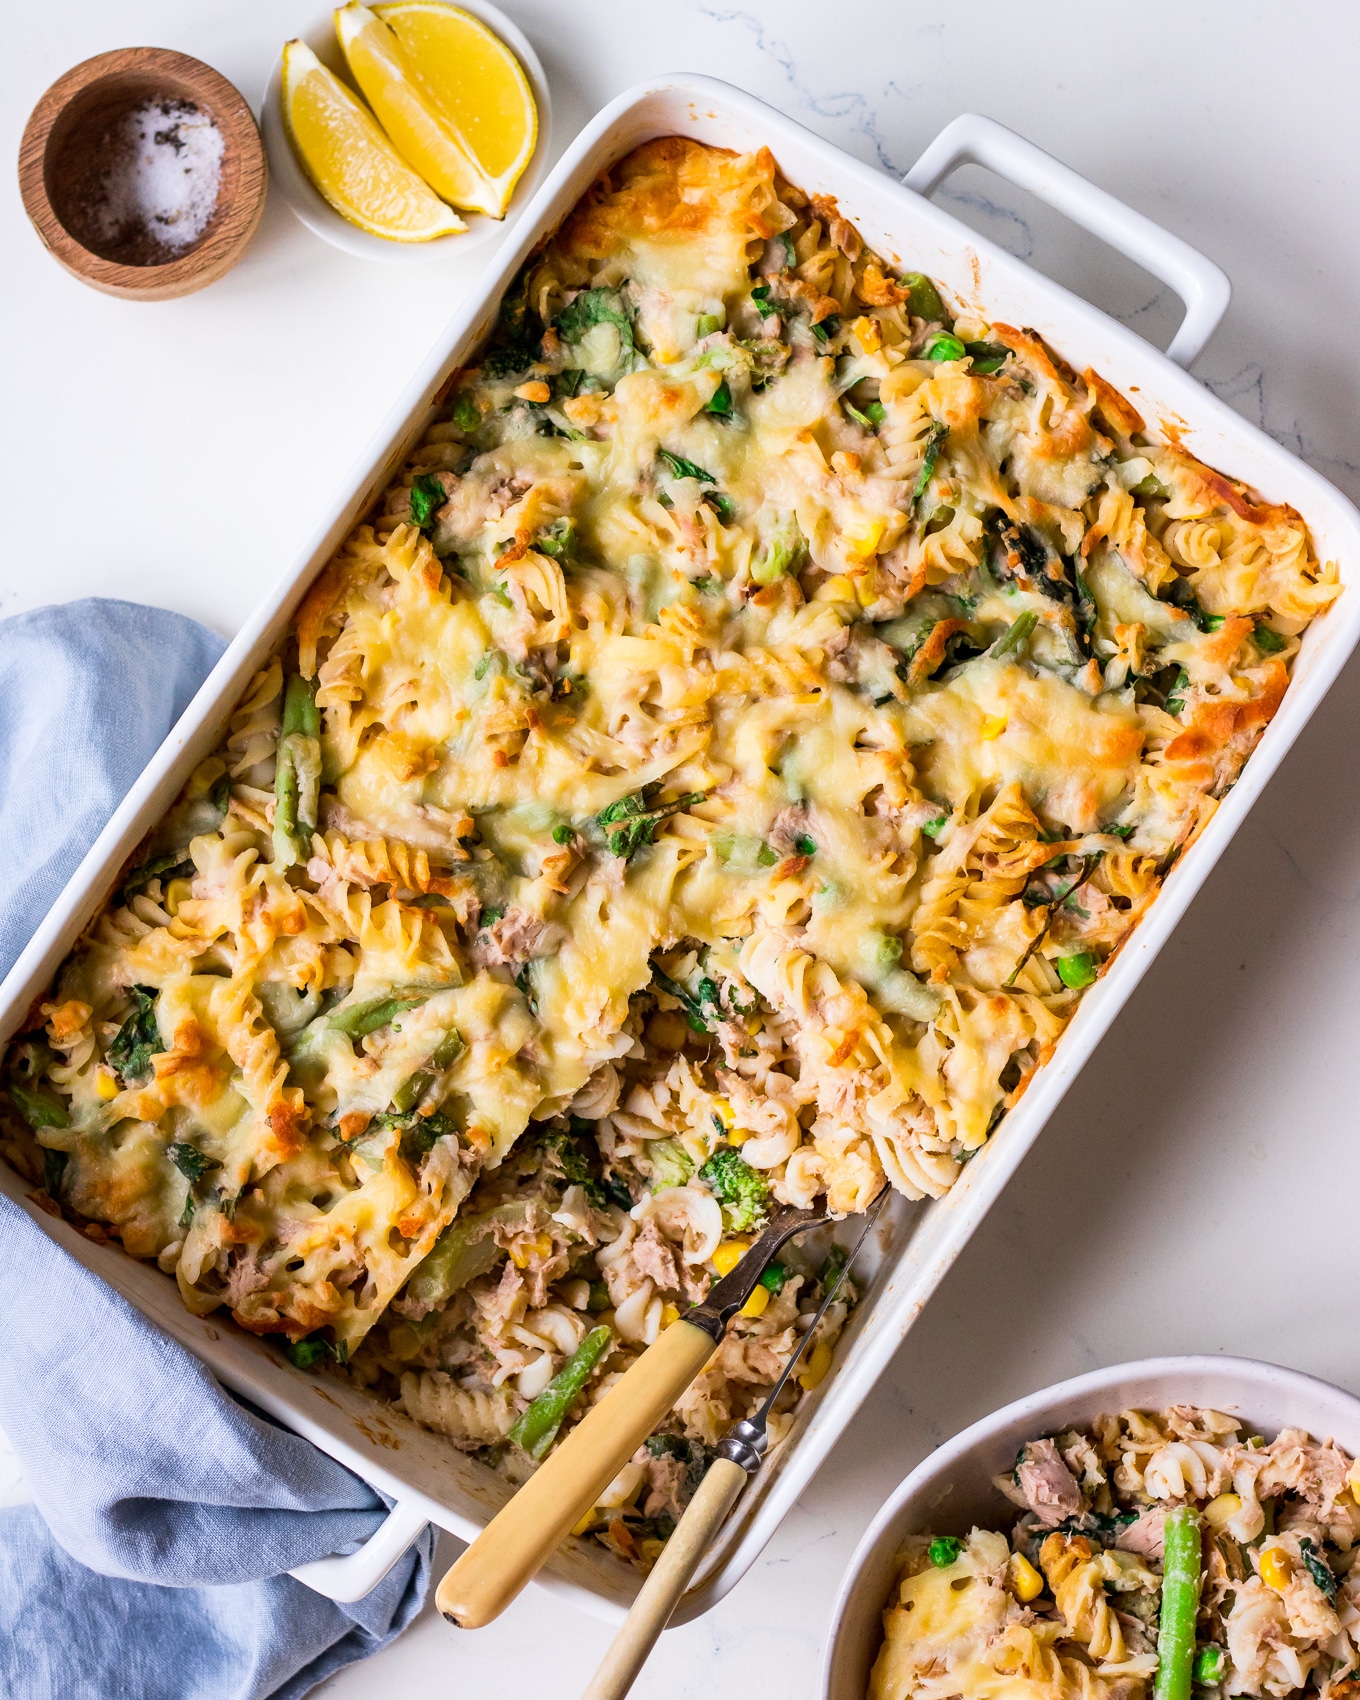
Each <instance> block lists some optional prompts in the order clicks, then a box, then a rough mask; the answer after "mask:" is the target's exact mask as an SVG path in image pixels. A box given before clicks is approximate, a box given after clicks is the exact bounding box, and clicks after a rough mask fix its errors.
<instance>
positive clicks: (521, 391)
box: [515, 378, 552, 403]
mask: <svg viewBox="0 0 1360 1700" xmlns="http://www.w3.org/2000/svg"><path fill="white" fill-rule="evenodd" d="M515 394H516V395H517V396H518V397H519V399H520V400H521V401H537V402H540V403H541V402H545V401H551V400H552V391H551V390H550V389H549V388H548V386H547V385H546V384H545V383H544V382H543V380H542V378H533V379H531V380H530V382H529V383H527V384H521V385H520V386H519V388H518V389H517V390H516V391H515Z"/></svg>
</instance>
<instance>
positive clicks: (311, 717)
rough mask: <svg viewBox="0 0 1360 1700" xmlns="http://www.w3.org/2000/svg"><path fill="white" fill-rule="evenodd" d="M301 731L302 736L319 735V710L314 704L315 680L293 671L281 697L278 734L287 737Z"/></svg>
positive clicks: (313, 736) (312, 736)
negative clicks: (280, 720) (281, 719)
mask: <svg viewBox="0 0 1360 1700" xmlns="http://www.w3.org/2000/svg"><path fill="white" fill-rule="evenodd" d="M294 732H301V733H302V735H303V737H304V738H319V737H320V736H321V711H320V710H319V709H318V708H317V706H316V682H315V680H312V679H304V678H303V677H302V675H301V673H294V674H293V675H292V676H291V677H290V679H289V680H288V690H287V693H286V694H285V696H284V699H283V725H282V726H281V727H280V728H279V736H280V737H281V738H287V737H289V736H291V735H292V733H294Z"/></svg>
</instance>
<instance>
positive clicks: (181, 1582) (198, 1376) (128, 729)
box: [0, 599, 434, 1700]
mask: <svg viewBox="0 0 1360 1700" xmlns="http://www.w3.org/2000/svg"><path fill="white" fill-rule="evenodd" d="M223 647H224V646H223V644H222V642H221V640H220V639H219V638H217V637H215V636H214V635H213V633H211V632H209V631H207V630H206V629H205V628H204V627H202V626H199V625H196V624H195V623H194V622H193V621H192V620H187V619H184V618H183V617H182V616H180V615H178V614H171V613H167V612H165V611H164V610H161V609H155V608H144V607H140V606H138V605H137V604H134V603H129V602H114V601H106V600H93V599H92V600H89V601H84V602H76V603H71V604H69V605H67V606H65V607H60V608H40V609H38V610H36V611H35V612H33V613H31V614H22V615H19V616H17V617H16V618H13V619H9V620H4V621H0V973H3V972H4V971H6V970H8V968H9V967H10V966H11V964H12V963H13V960H14V958H15V957H16V956H17V955H18V953H19V951H20V950H21V949H22V948H23V945H24V944H25V942H26V941H27V939H28V936H29V934H30V933H31V932H32V930H33V928H34V927H35V926H36V925H37V923H38V921H39V920H40V919H41V917H42V915H43V914H44V912H45V911H46V909H47V907H48V906H49V905H50V904H51V902H52V901H53V899H54V898H55V897H56V896H57V894H58V892H59V891H60V890H61V887H62V886H63V884H64V883H65V881H66V880H67V878H68V877H69V876H70V874H71V873H72V871H73V870H74V869H75V867H76V866H77V864H78V863H79V861H80V859H81V857H82V856H83V855H84V853H85V851H86V850H87V849H88V848H89V845H90V843H91V842H92V841H93V839H94V837H95V835H96V834H97V833H98V831H99V829H100V828H101V827H102V826H103V824H104V822H105V820H106V819H107V818H108V816H109V815H110V814H111V813H112V811H113V809H114V808H115V806H116V805H117V804H118V802H119V801H120V800H121V798H122V796H123V794H124V792H125V791H126V790H127V789H128V787H129V786H130V785H131V784H132V782H133V780H134V779H135V778H136V777H137V775H138V773H139V772H140V771H141V769H142V767H143V766H144V765H145V764H146V762H147V761H148V759H149V758H150V757H151V755H152V754H153V753H154V751H155V749H156V747H157V746H158V745H159V744H160V742H161V740H162V739H163V738H164V737H165V735H166V733H167V732H168V731H169V730H170V728H171V726H172V725H173V724H174V722H175V721H176V720H177V719H178V717H179V715H180V714H181V713H182V712H183V710H184V708H185V707H186V706H187V704H188V702H189V699H190V698H191V697H192V696H193V694H194V692H195V691H196V690H197V689H198V686H199V685H200V684H201V683H202V680H203V678H204V676H205V675H206V674H207V672H208V670H209V669H210V668H211V666H212V664H213V663H214V662H215V661H216V659H217V657H218V656H219V655H220V654H221V652H222V649H223ZM0 1342H3V1346H0V1429H3V1430H4V1432H5V1434H6V1435H7V1436H8V1437H9V1439H10V1442H11V1444H12V1445H13V1447H14V1450H15V1453H16V1454H17V1456H18V1458H19V1461H20V1462H21V1464H22V1465H23V1468H24V1471H25V1473H26V1475H27V1477H28V1480H29V1482H30V1484H31V1486H32V1489H33V1494H34V1499H35V1502H36V1508H35V1507H34V1506H18V1507H14V1508H11V1509H6V1510H0V1694H4V1695H5V1696H7V1697H12V1700H110V1697H112V1696H119V1697H120V1700H121V1697H124V1696H126V1697H127V1700H266V1697H271V1696H272V1697H277V1700H300V1697H301V1696H302V1695H304V1694H306V1693H307V1692H308V1690H309V1689H311V1688H312V1687H313V1686H314V1685H315V1684H316V1683H318V1682H321V1681H322V1680H323V1679H324V1678H325V1677H327V1676H329V1675H331V1674H332V1673H333V1672H335V1671H337V1670H339V1669H341V1668H342V1667H343V1666H345V1665H347V1664H352V1663H353V1662H354V1661H355V1660H356V1659H361V1658H364V1657H366V1656H367V1655H368V1654H369V1653H372V1652H375V1651H376V1650H377V1649H378V1648H379V1647H382V1646H385V1645H386V1644H387V1643H388V1642H389V1641H391V1640H392V1639H393V1638H394V1637H395V1636H396V1635H398V1634H399V1633H400V1632H401V1631H402V1630H403V1629H404V1628H405V1627H406V1625H407V1624H408V1623H409V1622H410V1621H411V1619H412V1618H413V1617H415V1615H416V1614H417V1613H418V1612H419V1610H420V1607H421V1604H422V1603H423V1601H424V1597H425V1592H426V1589H427V1588H428V1585H429V1575H430V1562H431V1558H432V1556H433V1549H434V1536H433V1532H432V1531H427V1532H426V1534H425V1536H424V1537H423V1538H422V1540H421V1541H420V1542H418V1543H417V1545H416V1546H415V1547H414V1548H413V1549H412V1551H411V1552H410V1553H408V1554H407V1555H406V1557H405V1558H403V1560H402V1561H401V1562H400V1563H399V1564H398V1565H397V1566H396V1568H395V1569H394V1570H393V1571H392V1572H391V1573H390V1574H389V1575H388V1577H387V1578H386V1580H385V1581H383V1582H382V1583H381V1584H380V1585H379V1586H378V1587H377V1588H375V1589H374V1590H373V1592H372V1593H371V1594H369V1595H368V1596H367V1598H366V1599H363V1600H360V1601H358V1602H357V1603H356V1604H354V1605H347V1606H339V1605H335V1604H333V1603H332V1602H331V1601H329V1600H326V1599H323V1598H322V1597H321V1596H320V1595H319V1594H315V1593H313V1592H312V1590H311V1589H310V1588H307V1587H305V1586H304V1585H303V1584H302V1583H301V1582H296V1581H294V1580H293V1579H292V1578H291V1577H289V1576H286V1575H283V1574H281V1572H283V1571H286V1570H289V1569H291V1568H293V1567H294V1566H295V1565H298V1564H303V1563H306V1562H307V1561H308V1560H310V1559H314V1558H320V1557H324V1556H325V1555H326V1554H327V1553H332V1552H336V1551H343V1550H345V1549H346V1548H347V1547H352V1546H353V1544H354V1543H357V1542H358V1541H361V1540H364V1539H366V1538H367V1537H368V1536H369V1535H370V1534H372V1533H373V1531H374V1530H375V1529H376V1528H377V1526H378V1524H379V1523H380V1521H381V1519H382V1516H383V1505H382V1501H381V1500H380V1499H379V1497H378V1495H376V1494H375V1493H374V1492H373V1491H372V1490H371V1489H370V1488H369V1487H368V1486H367V1485H366V1484H365V1483H364V1482H361V1481H360V1480H359V1479H358V1478H357V1477H356V1476H354V1475H352V1474H351V1473H350V1472H349V1471H348V1470H346V1469H344V1468H343V1467H342V1466H341V1465H339V1464H337V1463H336V1462H335V1461H334V1459H332V1458H329V1457H327V1456H326V1455H325V1454H324V1453H323V1452H320V1451H318V1450H317V1449H316V1448H315V1447H313V1446H311V1445H310V1444H309V1443H308V1442H307V1441H305V1440H302V1439H300V1438H299V1437H298V1436H297V1435H294V1434H290V1433H289V1432H288V1431H287V1430H285V1429H282V1428H280V1427H278V1426H276V1425H275V1424H273V1423H271V1422H270V1421H269V1420H268V1419H266V1418H264V1417H262V1416H260V1415H257V1414H256V1413H254V1412H253V1411H251V1410H250V1409H248V1408H247V1407H245V1406H244V1405H243V1404H241V1403H239V1402H238V1401H236V1400H235V1399H233V1398H232V1397H231V1396H230V1395H229V1394H227V1393H226V1392H225V1391H224V1390H223V1389H222V1388H221V1387H219V1386H218V1384H217V1383H216V1381H214V1380H213V1378H212V1376H211V1375H210V1374H209V1373H208V1372H207V1371H206V1370H205V1369H204V1368H203V1366H202V1365H201V1364H200V1363H199V1362H198V1360H197V1359H196V1358H194V1357H193V1356H192V1355H191V1354H190V1353H188V1352H186V1351H185V1350H184V1349H183V1348H182V1347H180V1346H179V1345H177V1344H176V1343H175V1342H174V1341H173V1340H171V1339H170V1337H169V1336H168V1335H166V1334H164V1333H163V1332H162V1331H161V1330H160V1329H159V1328H157V1327H155V1326H154V1325H153V1324H152V1323H151V1322H149V1321H148V1320H147V1319H146V1318H145V1317H144V1316H142V1315H141V1313H140V1312H139V1311H137V1310H136V1309H135V1308H134V1307H133V1306H131V1305H130V1304H128V1303H127V1302H126V1300H124V1299H123V1298H121V1297H120V1296H119V1295H118V1294H117V1293H115V1292H114V1291H113V1289H112V1288H111V1287H108V1286H106V1285H105V1284H104V1283H103V1282H102V1281H101V1280H99V1279H98V1278H97V1277H96V1276H94V1275H92V1274H91V1273H90V1272H89V1271H88V1270H86V1269H84V1268H83V1267H82V1266H81V1265H80V1264H78V1263H76V1262H75V1261H74V1260H73V1259H72V1258H70V1257H69V1256H67V1254H66V1253H65V1252H64V1251H62V1250H61V1249H60V1247H58V1246H57V1245H56V1244H55V1242H54V1241H52V1240H51V1239H49V1238H48V1236H47V1235H46V1234H45V1233H44V1232H43V1231H42V1230H41V1229H40V1228H39V1227H38V1226H37V1225H36V1224H35V1223H33V1222H32V1221H31V1220H30V1219H29V1218H28V1216H26V1215H25V1214H24V1212H23V1211H22V1210H20V1209H19V1208H18V1207H17V1206H15V1205H14V1204H12V1203H11V1202H10V1201H9V1200H8V1199H6V1198H4V1197H2V1196H0Z"/></svg>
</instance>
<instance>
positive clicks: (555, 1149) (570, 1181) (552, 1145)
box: [541, 1128, 606, 1204]
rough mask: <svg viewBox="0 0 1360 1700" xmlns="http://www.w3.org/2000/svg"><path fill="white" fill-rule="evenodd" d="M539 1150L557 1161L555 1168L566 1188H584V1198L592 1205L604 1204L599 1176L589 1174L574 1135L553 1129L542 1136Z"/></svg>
mask: <svg viewBox="0 0 1360 1700" xmlns="http://www.w3.org/2000/svg"><path fill="white" fill-rule="evenodd" d="M541 1148H542V1151H543V1154H544V1156H545V1157H547V1156H552V1157H555V1158H556V1159H557V1166H558V1168H559V1169H560V1170H561V1173H562V1179H563V1181H564V1182H565V1183H566V1185H567V1186H580V1187H584V1188H585V1193H586V1197H587V1198H588V1199H589V1200H590V1202H591V1203H592V1204H604V1203H605V1201H606V1193H605V1189H604V1187H603V1186H602V1185H601V1182H600V1178H599V1176H598V1175H594V1174H592V1173H591V1171H590V1163H589V1161H588V1159H587V1157H586V1154H585V1152H584V1151H583V1150H582V1149H581V1147H580V1145H579V1144H578V1143H577V1141H576V1136H575V1135H574V1134H572V1133H566V1132H563V1131H561V1130H559V1129H556V1128H554V1129H553V1130H552V1131H551V1132H549V1133H546V1134H544V1136H543V1139H542V1142H541Z"/></svg>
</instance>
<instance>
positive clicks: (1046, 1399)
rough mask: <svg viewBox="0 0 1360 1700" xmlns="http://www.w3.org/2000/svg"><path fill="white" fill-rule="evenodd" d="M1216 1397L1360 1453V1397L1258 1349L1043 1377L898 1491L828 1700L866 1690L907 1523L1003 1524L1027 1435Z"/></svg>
mask: <svg viewBox="0 0 1360 1700" xmlns="http://www.w3.org/2000/svg"><path fill="white" fill-rule="evenodd" d="M1166 1405H1208V1406H1212V1407H1213V1409H1215V1410H1218V1411H1225V1412H1227V1413H1228V1414H1229V1415H1231V1416H1240V1417H1242V1418H1243V1419H1244V1420H1245V1421H1246V1422H1248V1423H1250V1424H1251V1426H1252V1428H1253V1429H1255V1430H1259V1431H1260V1432H1261V1433H1262V1434H1265V1435H1267V1436H1270V1437H1273V1436H1274V1435H1275V1434H1276V1433H1277V1432H1278V1431H1279V1430H1280V1429H1282V1428H1304V1429H1307V1430H1308V1431H1309V1432H1310V1433H1311V1434H1312V1435H1313V1436H1314V1437H1316V1438H1318V1439H1322V1440H1327V1439H1332V1440H1335V1441H1336V1442H1337V1443H1338V1445H1340V1446H1343V1447H1345V1449H1346V1451H1347V1452H1350V1453H1360V1399H1357V1398H1356V1397H1355V1396H1354V1395H1353V1394H1350V1393H1344V1392H1343V1391H1342V1390H1341V1389H1340V1388H1339V1387H1332V1386H1331V1385H1330V1384H1329V1383H1328V1382H1325V1381H1316V1380H1314V1378H1313V1377H1312V1376H1311V1375H1301V1374H1300V1373H1299V1372H1298V1371H1297V1370H1292V1369H1281V1368H1280V1367H1279V1366H1278V1365H1276V1364H1266V1363H1258V1362H1257V1361H1256V1360H1255V1359H1253V1358H1220V1357H1187V1358H1145V1359H1144V1360H1143V1361H1142V1362H1141V1363H1135V1364H1115V1365H1113V1366H1112V1367H1111V1368H1109V1369H1098V1370H1092V1371H1091V1373H1090V1374H1089V1375H1079V1376H1077V1377H1075V1378H1074V1379H1073V1380H1071V1381H1060V1382H1058V1384H1057V1385H1056V1386H1055V1387H1045V1388H1043V1389H1042V1390H1041V1391H1040V1392H1038V1393H1031V1394H1029V1395H1028V1396H1027V1397H1026V1398H1024V1399H1017V1400H1016V1401H1015V1403H1014V1404H1013V1405H1006V1406H1005V1407H1003V1409H1001V1410H999V1411H993V1412H992V1414H991V1416H989V1417H983V1419H982V1420H981V1422H976V1423H974V1424H973V1426H972V1427H971V1428H967V1429H964V1431H963V1433H962V1434H957V1435H955V1436H954V1438H953V1440H950V1441H947V1442H946V1443H945V1445H943V1446H941V1447H940V1448H939V1449H938V1450H937V1451H935V1452H932V1453H931V1455H930V1457H929V1458H927V1459H926V1460H925V1461H924V1462H923V1463H921V1464H918V1465H917V1467H916V1468H915V1469H914V1470H913V1471H912V1472H911V1474H910V1475H909V1476H908V1477H907V1479H906V1480H905V1481H904V1482H903V1483H902V1484H901V1486H900V1487H899V1488H898V1489H897V1491H896V1492H895V1493H894V1494H893V1495H892V1497H891V1498H890V1499H889V1500H888V1502H887V1503H886V1504H885V1505H884V1507H883V1509H882V1510H881V1511H880V1512H879V1514H878V1516H877V1517H876V1518H875V1519H874V1521H873V1523H872V1525H871V1526H870V1528H869V1529H868V1531H867V1532H866V1534H865V1536H864V1539H863V1540H862V1541H861V1542H860V1543H859V1546H858V1547H857V1548H856V1551H855V1555H854V1557H853V1558H852V1559H851V1560H850V1566H849V1568H848V1569H847V1571H846V1573H845V1580H844V1581H843V1582H842V1583H841V1590H840V1595H839V1597H838V1598H837V1600H836V1605H835V1609H834V1611H833V1612H832V1617H831V1630H830V1633H829V1635H828V1637H827V1642H826V1650H825V1652H824V1654H823V1656H822V1681H821V1687H820V1690H819V1693H820V1694H821V1696H822V1700H865V1695H866V1694H867V1693H868V1688H869V1672H870V1671H871V1670H872V1668H873V1663H874V1660H875V1658H876V1657H877V1656H878V1649H879V1647H880V1646H881V1645H882V1643H883V1624H882V1618H883V1608H884V1607H885V1606H886V1605H887V1603H888V1596H889V1594H890V1593H891V1591H892V1587H893V1583H894V1581H895V1579H896V1563H895V1559H896V1555H897V1550H898V1548H899V1547H900V1546H901V1544H902V1542H903V1541H904V1540H905V1539H906V1537H907V1536H908V1535H912V1534H917V1533H919V1532H920V1531H922V1530H925V1529H929V1530H930V1531H931V1532H932V1533H940V1534H957V1535H962V1534H966V1533H967V1531H968V1530H969V1529H970V1528H972V1527H973V1525H974V1524H977V1525H979V1526H981V1527H983V1528H987V1527H988V1526H991V1527H993V1528H995V1527H998V1526H1002V1527H1004V1523H1002V1524H1000V1525H999V1524H998V1523H997V1522H996V1521H995V1519H1004V1520H1005V1521H1006V1522H1008V1521H1009V1520H1010V1518H1012V1517H1013V1516H1014V1515H1015V1507H1014V1506H1013V1505H1012V1504H1011V1503H1010V1502H1009V1501H1008V1500H1007V1499H1005V1498H1003V1496H1002V1495H1001V1494H1000V1493H998V1492H997V1490H996V1488H995V1487H993V1485H992V1477H993V1476H997V1475H1000V1474H1002V1472H1003V1471H1006V1470H1009V1469H1010V1468H1011V1466H1012V1465H1013V1464H1014V1462H1015V1455H1016V1453H1017V1452H1018V1451H1019V1449H1020V1447H1021V1446H1023V1445H1024V1443H1025V1442H1026V1441H1027V1440H1035V1439H1037V1438H1038V1437H1039V1436H1041V1435H1048V1434H1054V1433H1056V1432H1057V1431H1058V1430H1060V1429H1064V1428H1071V1427H1074V1426H1077V1427H1079V1426H1081V1425H1082V1424H1084V1423H1087V1422H1089V1421H1090V1420H1091V1419H1092V1418H1093V1417H1097V1416H1099V1415H1100V1414H1101V1413H1102V1412H1104V1411H1123V1410H1129V1409H1130V1408H1134V1409H1138V1410H1144V1411H1151V1410H1159V1409H1161V1408H1162V1407H1164V1406H1166Z"/></svg>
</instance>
